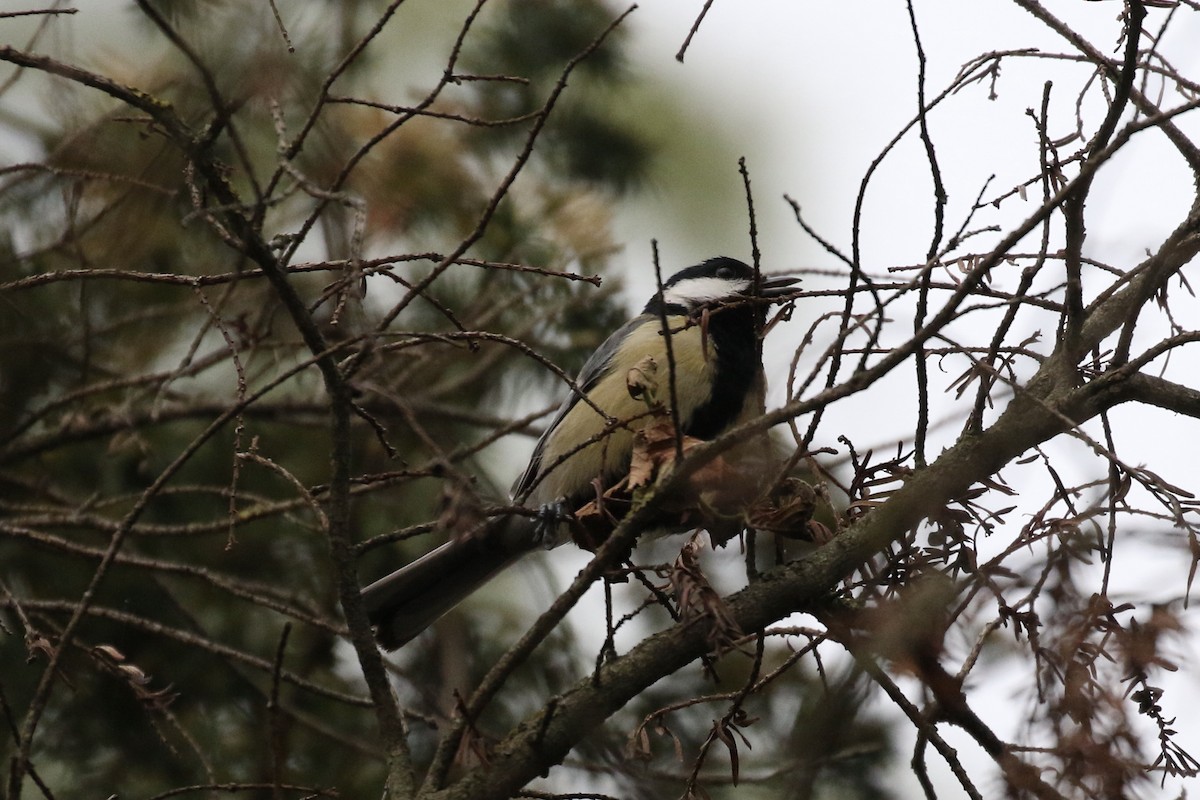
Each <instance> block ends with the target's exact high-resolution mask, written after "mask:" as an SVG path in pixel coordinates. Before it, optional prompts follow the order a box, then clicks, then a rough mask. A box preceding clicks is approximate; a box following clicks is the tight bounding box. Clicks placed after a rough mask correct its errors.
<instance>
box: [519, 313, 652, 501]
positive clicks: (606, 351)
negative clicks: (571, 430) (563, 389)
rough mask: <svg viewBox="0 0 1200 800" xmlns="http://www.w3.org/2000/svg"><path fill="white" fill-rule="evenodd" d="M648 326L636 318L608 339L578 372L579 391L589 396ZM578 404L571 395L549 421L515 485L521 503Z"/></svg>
mask: <svg viewBox="0 0 1200 800" xmlns="http://www.w3.org/2000/svg"><path fill="white" fill-rule="evenodd" d="M645 322H646V315H645V314H642V315H639V316H636V317H634V318H633V319H631V320H629V322H626V323H625V324H624V325H622V326H621V327H620V328H618V329H617V330H616V331H614V332H613V333H612V335H611V336H609V337H608V338H607V339H605V340H604V341H603V342H602V343H601V344H600V346H599V347H597V348H596V350H595V352H593V353H592V354H591V355H590V356H588V360H587V361H585V362H583V368H582V369H580V370H579V377H577V378H576V379H575V384H576V385H577V386H578V387H579V391H580V392H583V393H584V394H586V393H587V392H588V391H590V390H591V389H592V387H594V386H595V385H596V384H597V383H598V382H599V381H600V379H601V378H602V377H604V376H605V375H606V374H608V372H609V370H610V368H611V366H612V363H611V362H612V359H613V356H614V355H616V352H617V350H618V349H619V348H620V346H621V342H623V341H625V337H626V336H628V335H629V332H630V331H632V330H633V329H634V328H636V327H638V326H639V325H642V324H644V323H645ZM630 366H632V365H630ZM578 402H579V393H578V392H571V393H570V394H569V395H568V396H567V398H566V399H565V400H563V403H562V405H561V406H559V407H558V412H557V413H556V414H555V415H554V419H553V420H551V421H550V424H549V425H548V426H547V427H546V430H545V431H544V432H543V433H542V436H541V438H540V439H538V442H537V444H536V445H535V446H534V448H533V455H532V456H531V457H530V459H529V466H527V467H526V468H525V472H524V473H523V474H522V475H521V477H520V478H518V479H517V482H516V483H514V484H513V487H512V490H511V494H512V496H513V497H514V498H518V499H520V498H521V496H522V495H523V494H524V493H525V492H526V491H528V489H529V486H530V484H532V483H533V480H534V478H536V477H537V475H538V470H539V469H540V468H541V465H542V453H543V452H544V451H545V448H546V442H547V441H548V440H549V438H550V436H551V435H552V434H553V433H554V429H555V428H557V427H558V424H559V423H560V422H562V421H563V417H565V416H566V415H567V414H568V413H569V412H570V410H571V409H572V408H574V407H575V404H576V403H578Z"/></svg>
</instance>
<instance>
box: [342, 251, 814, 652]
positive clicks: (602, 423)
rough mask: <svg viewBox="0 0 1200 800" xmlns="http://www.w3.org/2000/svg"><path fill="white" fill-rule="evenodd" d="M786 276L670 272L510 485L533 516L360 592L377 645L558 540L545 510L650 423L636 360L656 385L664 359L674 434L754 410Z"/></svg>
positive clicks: (733, 264) (405, 634)
mask: <svg viewBox="0 0 1200 800" xmlns="http://www.w3.org/2000/svg"><path fill="white" fill-rule="evenodd" d="M796 282H797V279H796V278H791V277H774V278H760V279H759V281H758V283H757V285H756V284H755V272H754V270H752V269H751V268H750V267H748V266H747V265H745V264H743V263H742V262H740V261H737V260H735V259H732V258H725V257H722V258H712V259H709V260H707V261H705V262H703V263H701V264H697V265H696V266H693V267H688V268H687V269H684V270H681V271H679V272H677V273H675V274H674V275H672V276H671V278H670V279H669V280H667V281H666V282H665V283H664V284H663V288H662V292H661V293H655V295H654V297H652V298H651V299H650V301H649V302H648V303H647V304H646V307H645V308H644V309H643V310H642V313H641V314H639V315H638V316H636V317H634V318H633V319H631V320H630V321H629V322H627V323H626V324H625V325H623V326H622V327H621V328H620V329H618V330H617V331H616V332H615V333H613V334H612V335H611V336H609V337H608V339H606V340H605V341H604V343H603V344H601V345H600V347H599V348H598V349H597V350H596V352H594V353H593V354H592V355H591V357H590V358H588V360H587V361H586V362H585V363H584V365H583V369H582V370H581V371H580V373H579V377H578V379H577V380H576V386H577V392H572V394H571V395H570V396H569V397H567V398H566V400H564V401H563V404H562V406H561V407H560V408H559V409H558V413H557V414H556V415H555V417H554V419H553V421H551V423H550V425H549V427H547V428H546V431H545V433H543V434H542V436H541V438H540V439H539V440H538V442H537V445H536V446H535V447H534V450H533V456H532V458H531V459H530V461H529V466H528V467H526V469H525V472H524V473H523V474H522V475H521V477H520V478H519V479H518V480H517V481H516V483H515V484H514V485H513V488H512V496H513V498H514V500H515V501H516V502H518V503H523V504H525V505H526V506H528V507H530V508H535V509H537V508H540V509H542V514H541V515H539V517H522V516H508V517H502V518H497V519H494V520H492V521H491V522H489V523H487V524H485V525H484V526H482V527H481V528H480V529H479V530H476V531H474V532H471V533H468V534H465V535H460V536H458V537H456V538H452V539H451V540H450V541H449V542H447V543H446V544H443V545H441V546H440V547H438V548H436V549H434V550H433V551H431V552H430V553H428V554H427V555H425V556H422V557H421V558H418V559H417V560H415V561H413V562H412V563H410V564H408V565H407V566H405V567H402V568H401V569H399V570H396V571H395V572H393V573H391V574H390V575H387V576H385V577H383V578H381V579H379V580H377V581H375V582H374V583H372V584H371V585H370V586H367V587H366V588H365V589H363V592H362V596H363V601H364V603H365V604H366V607H367V613H368V616H369V618H370V620H371V622H372V624H374V625H375V629H376V637H377V638H378V640H379V643H380V644H381V645H383V647H384V648H386V649H388V650H393V649H395V648H397V647H399V646H400V645H402V644H404V643H405V642H407V641H409V640H410V639H412V638H413V637H414V636H416V635H417V634H419V633H420V632H421V631H423V630H424V629H425V628H426V627H428V626H429V625H430V624H432V623H433V622H434V621H435V620H436V619H438V618H439V617H441V616H442V615H443V614H445V613H446V612H447V611H449V610H450V609H451V608H453V607H454V606H455V605H457V604H458V603H459V602H461V601H462V600H464V599H465V598H466V597H467V596H468V595H469V594H471V593H472V592H474V591H475V590H476V589H478V588H479V587H480V586H482V585H483V584H484V583H486V582H487V581H488V580H489V579H490V578H492V577H493V576H494V575H496V574H497V573H498V572H500V571H501V570H502V569H504V568H505V567H507V566H509V565H510V564H512V563H513V562H514V561H516V560H517V559H518V558H520V557H521V556H522V555H524V554H526V553H528V552H530V551H531V550H533V549H535V548H537V547H538V546H549V547H553V546H556V545H558V544H561V543H562V541H560V540H565V539H566V538H567V537H566V536H563V535H561V534H558V533H555V531H562V530H564V529H565V528H566V526H563V525H549V526H548V525H546V524H545V521H546V515H547V514H549V515H551V516H554V515H561V514H563V513H564V512H566V513H570V512H573V511H576V510H578V509H579V508H580V507H581V506H583V505H584V504H586V503H587V502H588V501H590V500H593V499H595V497H596V495H597V492H598V488H597V487H598V486H599V491H602V490H603V489H604V488H607V487H610V486H612V485H613V484H615V483H616V482H618V481H620V480H621V479H622V478H623V477H624V476H625V475H626V474H627V473H628V470H629V465H630V455H631V452H632V448H633V438H634V434H635V432H636V431H637V430H639V428H641V427H643V426H645V425H646V424H648V423H647V419H648V415H647V413H646V411H647V405H646V403H645V402H644V401H643V400H639V399H635V398H634V397H632V396H631V394H630V392H629V388H628V385H627V376H628V374H629V371H630V369H631V368H633V367H635V366H637V365H638V364H639V363H640V362H643V359H644V358H645V357H646V356H651V357H652V358H653V359H654V361H655V363H656V364H657V366H658V370H659V375H660V376H662V377H660V378H659V379H658V381H657V383H658V384H659V385H661V386H662V387H667V386H669V384H670V378H669V374H668V365H669V363H671V361H673V362H674V365H675V380H674V400H675V401H674V407H675V409H676V410H677V412H678V415H679V423H678V425H677V427H678V429H679V430H680V431H682V432H683V433H684V434H686V435H688V436H692V437H695V438H697V439H704V440H708V439H714V438H716V437H717V436H718V435H720V434H721V433H722V432H723V431H725V430H726V429H728V428H730V427H733V426H734V425H735V424H737V423H738V422H740V421H742V420H744V419H749V418H752V417H754V416H756V415H758V414H761V413H762V410H763V390H764V378H763V375H762V359H761V350H760V347H759V338H758V337H759V332H760V331H761V329H762V326H763V323H764V320H765V318H766V302H765V301H767V300H770V299H778V298H781V297H784V296H786V295H789V294H791V293H792V292H793V291H794V290H791V289H790V288H789V287H791V286H792V285H793V284H795V283H796ZM664 317H665V321H666V326H667V333H668V334H669V336H670V345H671V358H670V359H668V356H667V342H666V337H665V336H664V335H663V320H664ZM579 393H582V394H583V395H585V396H586V398H587V401H586V402H585V401H582V400H581V398H580V394H579ZM659 394H660V395H662V394H665V392H664V391H662V390H660V392H659ZM665 402H666V401H665V399H664V405H665ZM598 409H599V411H603V412H604V414H606V415H607V417H608V418H607V419H606V418H605V416H603V415H601V414H600V413H599V411H598ZM614 420H615V421H616V424H614V422H613V421H614ZM548 530H550V531H551V533H549V534H548V533H547V531H548Z"/></svg>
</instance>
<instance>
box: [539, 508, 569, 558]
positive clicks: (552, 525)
mask: <svg viewBox="0 0 1200 800" xmlns="http://www.w3.org/2000/svg"><path fill="white" fill-rule="evenodd" d="M574 518H575V517H574V515H572V514H571V512H570V511H568V510H567V505H566V502H565V498H564V499H559V500H555V501H554V502H552V503H543V504H542V505H541V506H540V507H539V508H538V510H537V516H536V517H534V521H533V535H534V537H535V544H540V545H541V546H542V547H545V548H546V549H547V550H548V549H550V548H551V547H555V546H557V545H558V544H561V543H562V541H563V539H564V538H566V531H567V524H568V523H569V522H570V521H571V520H573V519H574Z"/></svg>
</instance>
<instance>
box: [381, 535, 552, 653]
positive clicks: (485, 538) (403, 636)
mask: <svg viewBox="0 0 1200 800" xmlns="http://www.w3.org/2000/svg"><path fill="white" fill-rule="evenodd" d="M535 541H536V537H535V536H534V535H533V530H532V527H531V523H530V520H528V519H524V518H517V517H510V518H508V519H507V520H501V521H499V522H497V523H496V524H494V525H491V526H489V527H488V528H486V529H485V530H483V531H481V532H480V533H479V534H477V535H475V536H470V537H465V538H462V539H454V540H452V541H449V542H447V543H446V544H444V545H442V546H441V547H438V548H436V549H434V550H432V551H430V552H429V553H426V554H425V555H423V556H421V557H420V558H418V559H417V560H416V561H413V562H412V563H411V564H408V565H407V566H404V567H401V568H400V569H398V570H396V571H395V572H393V573H391V574H390V575H385V576H384V577H382V578H380V579H379V580H377V581H375V582H374V583H372V584H371V585H370V586H368V587H366V588H365V589H363V591H362V596H363V602H364V603H365V604H366V606H367V616H368V617H369V618H370V620H371V623H372V624H373V625H374V626H375V638H376V639H378V640H379V644H380V645H381V646H382V647H383V648H384V649H385V650H395V649H396V648H397V647H400V646H401V645H403V644H404V643H405V642H407V641H409V640H410V639H412V638H414V637H415V636H416V635H417V634H419V633H420V632H421V631H423V630H425V629H426V628H428V627H429V626H430V625H432V624H433V623H434V622H435V621H436V620H437V619H438V618H439V617H441V616H442V615H443V614H445V613H446V612H447V611H449V610H450V609H452V608H454V607H455V606H456V605H458V604H459V603H461V602H462V601H463V600H465V599H467V597H468V596H469V595H470V594H471V593H473V592H474V591H475V590H476V589H478V588H480V587H481V586H483V585H484V584H485V583H487V582H488V581H489V580H491V579H492V578H493V577H495V575H496V574H497V573H499V572H500V571H501V570H503V569H504V568H505V567H507V566H509V565H510V564H512V563H513V562H514V561H516V560H517V559H518V558H520V557H521V556H523V555H524V554H525V553H527V552H529V551H530V550H532V549H533V548H534V546H535Z"/></svg>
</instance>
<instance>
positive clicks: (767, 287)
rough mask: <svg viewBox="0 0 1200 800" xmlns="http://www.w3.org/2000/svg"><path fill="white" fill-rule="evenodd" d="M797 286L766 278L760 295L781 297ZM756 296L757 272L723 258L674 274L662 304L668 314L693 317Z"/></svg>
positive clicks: (651, 306)
mask: <svg viewBox="0 0 1200 800" xmlns="http://www.w3.org/2000/svg"><path fill="white" fill-rule="evenodd" d="M794 283H796V279H795V278H763V279H762V280H761V282H760V283H759V286H758V292H757V295H758V296H759V297H778V296H781V295H783V294H787V291H788V289H787V287H789V286H791V285H793V284H794ZM754 294H755V292H754V270H753V269H751V268H750V267H749V266H747V265H745V264H743V263H742V262H741V261H738V260H737V259H734V258H728V257H726V256H721V257H718V258H710V259H708V260H707V261H705V262H703V263H701V264H697V265H696V266H694V267H688V268H687V269H683V270H680V271H679V272H676V273H675V274H674V275H672V276H671V277H670V278H669V279H668V280H667V281H666V282H665V283H664V284H663V293H662V299H661V302H662V304H663V305H665V306H666V307H667V310H668V311H672V312H679V311H682V312H683V313H686V314H690V313H692V312H694V311H698V310H700V309H702V308H712V307H716V306H720V305H722V304H724V303H728V302H730V301H733V300H738V299H741V298H745V297H750V296H753V295H754ZM659 302H660V300H659V298H658V297H657V296H656V297H655V298H654V299H653V300H651V301H650V302H649V303H648V304H647V305H646V308H645V312H644V313H652V312H657V310H658V308H659Z"/></svg>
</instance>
